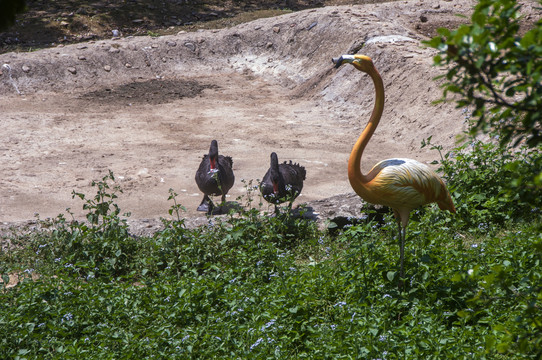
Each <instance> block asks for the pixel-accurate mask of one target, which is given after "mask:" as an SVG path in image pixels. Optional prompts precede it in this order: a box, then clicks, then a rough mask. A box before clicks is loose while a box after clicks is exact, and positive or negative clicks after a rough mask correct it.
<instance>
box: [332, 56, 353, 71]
mask: <svg viewBox="0 0 542 360" xmlns="http://www.w3.org/2000/svg"><path fill="white" fill-rule="evenodd" d="M354 60H356V58H355V56H354V55H341V56H339V57H338V58H333V59H331V61H333V63H334V64H335V69H338V68H339V67H340V66H341V65H342V64H344V63H352V62H353V61H354Z"/></svg>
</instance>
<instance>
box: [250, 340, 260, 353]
mask: <svg viewBox="0 0 542 360" xmlns="http://www.w3.org/2000/svg"><path fill="white" fill-rule="evenodd" d="M262 340H263V338H259V339H258V340H256V342H255V343H254V344H252V345H250V350H253V349H254V348H255V347H256V346H258V345H260V343H261V342H262Z"/></svg>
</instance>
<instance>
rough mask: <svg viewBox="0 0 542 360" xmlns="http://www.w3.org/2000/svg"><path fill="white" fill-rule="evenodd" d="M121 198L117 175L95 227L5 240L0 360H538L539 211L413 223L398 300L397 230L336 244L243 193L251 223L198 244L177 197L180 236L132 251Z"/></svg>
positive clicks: (202, 235) (201, 233) (97, 209)
mask: <svg viewBox="0 0 542 360" xmlns="http://www.w3.org/2000/svg"><path fill="white" fill-rule="evenodd" d="M462 180H464V179H462ZM111 184H114V176H113V174H112V173H110V174H109V175H108V176H106V177H104V178H103V179H102V181H100V182H95V183H94V185H95V186H96V187H97V188H98V190H97V194H96V196H95V197H94V198H87V197H86V196H85V195H84V194H79V193H74V196H77V197H79V198H81V199H82V200H83V201H84V208H85V209H86V210H87V211H88V216H87V219H88V221H87V222H85V223H82V222H76V221H67V220H66V219H65V218H64V217H63V216H59V217H58V218H57V219H55V220H54V222H53V223H45V222H43V224H42V225H43V226H44V227H45V226H47V225H50V226H51V229H53V230H49V231H42V232H35V233H32V234H29V235H21V234H20V233H19V234H17V233H15V234H14V235H13V236H12V238H11V239H10V240H11V244H12V247H11V248H10V249H9V250H7V251H5V252H4V253H3V254H2V258H1V259H0V260H1V262H0V264H1V265H0V273H1V274H4V275H3V280H4V282H3V285H5V284H7V283H8V278H7V277H8V275H11V277H14V276H16V277H18V280H19V283H18V284H17V285H15V286H11V285H13V284H12V283H11V284H10V285H9V287H3V288H0V303H1V304H2V308H1V311H0V354H2V357H3V358H6V359H37V358H39V359H71V358H79V359H81V358H84V359H152V358H156V359H191V358H194V359H213V358H220V359H229V358H232V359H233V358H235V359H268V358H271V359H292V358H296V359H302V358H308V359H446V358H450V359H501V358H502V359H537V358H538V359H539V358H540V357H541V352H540V349H541V348H542V346H541V345H542V343H541V339H542V319H541V315H540V305H541V301H542V286H541V278H542V266H541V265H542V264H541V260H542V235H541V233H542V231H541V230H542V225H541V223H540V219H539V218H538V220H537V216H536V214H537V213H536V211H539V210H536V209H535V210H536V211H534V212H531V215H532V214H535V216H534V220H533V217H532V216H531V217H526V219H529V221H518V220H517V219H514V220H515V222H514V223H510V222H509V223H506V224H504V225H499V226H497V225H495V224H494V223H491V222H488V223H486V224H485V225H484V227H483V228H479V227H475V230H472V229H471V228H470V225H469V222H467V221H466V220H465V219H464V217H465V216H468V209H466V208H465V209H463V210H462V212H465V214H464V215H462V212H458V214H457V215H456V216H455V217H454V216H452V215H451V214H449V213H447V212H442V211H439V210H438V209H437V208H433V207H427V208H425V209H421V210H419V211H417V212H416V213H415V214H413V217H412V221H411V224H410V227H409V236H408V244H407V253H406V266H405V267H406V276H405V281H404V286H403V288H402V290H399V287H398V281H399V279H398V273H397V268H398V266H397V263H398V257H399V256H398V246H397V243H396V241H395V239H394V235H395V233H394V231H395V226H396V225H395V222H394V220H393V218H392V216H391V215H389V216H387V217H386V219H385V220H386V221H385V225H383V226H378V225H377V224H376V223H373V222H370V223H367V224H363V225H357V226H351V227H346V228H344V229H343V230H342V231H340V232H334V233H333V234H334V235H330V234H329V233H328V232H327V231H323V230H320V229H318V227H317V225H316V224H315V223H313V222H312V221H310V220H306V219H303V218H300V217H293V216H290V215H288V214H287V213H284V212H283V214H281V215H278V216H269V214H266V213H265V212H263V214H262V210H263V209H262V208H261V204H260V205H259V206H256V207H253V206H252V204H253V202H254V201H255V196H254V194H253V192H254V191H255V189H256V188H257V186H252V184H247V185H246V187H247V197H246V199H238V200H240V201H244V200H246V201H247V203H246V205H245V206H244V208H245V210H241V213H240V214H239V213H237V214H233V213H232V214H230V215H228V216H226V217H223V218H216V217H215V218H209V223H208V225H207V226H202V227H200V228H197V229H188V228H186V227H185V225H184V222H183V220H182V218H181V216H180V214H182V207H181V206H180V205H178V204H177V202H176V194H175V193H174V192H173V191H171V196H170V200H173V201H174V205H173V206H172V208H171V211H170V213H171V214H172V215H173V217H176V220H173V221H172V220H167V221H166V220H164V225H165V229H164V230H163V231H161V232H159V233H157V234H155V235H154V236H153V237H141V238H136V237H134V236H131V235H130V234H129V232H128V227H127V225H126V221H125V220H123V219H121V218H120V217H119V214H120V209H119V208H118V206H116V205H115V203H114V200H115V198H116V194H118V193H119V192H120V189H118V188H116V187H113V188H111V187H110V186H111ZM453 194H455V192H454V193H453ZM455 196H457V194H456V195H455ZM467 204H469V203H468V202H467ZM465 206H467V205H465ZM479 206H480V204H478V203H476V207H479ZM474 209H475V208H473V211H474ZM538 214H539V212H538ZM479 215H480V214H478V215H477V216H479ZM538 216H539V215H538ZM500 220H501V219H499V221H500Z"/></svg>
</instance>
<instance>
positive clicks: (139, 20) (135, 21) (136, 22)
mask: <svg viewBox="0 0 542 360" xmlns="http://www.w3.org/2000/svg"><path fill="white" fill-rule="evenodd" d="M132 22H133V23H134V24H140V23H142V22H143V19H135V20H132Z"/></svg>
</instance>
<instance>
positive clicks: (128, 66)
mask: <svg viewBox="0 0 542 360" xmlns="http://www.w3.org/2000/svg"><path fill="white" fill-rule="evenodd" d="M124 66H126V67H127V68H128V69H130V68H131V67H132V64H130V63H126V64H124Z"/></svg>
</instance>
